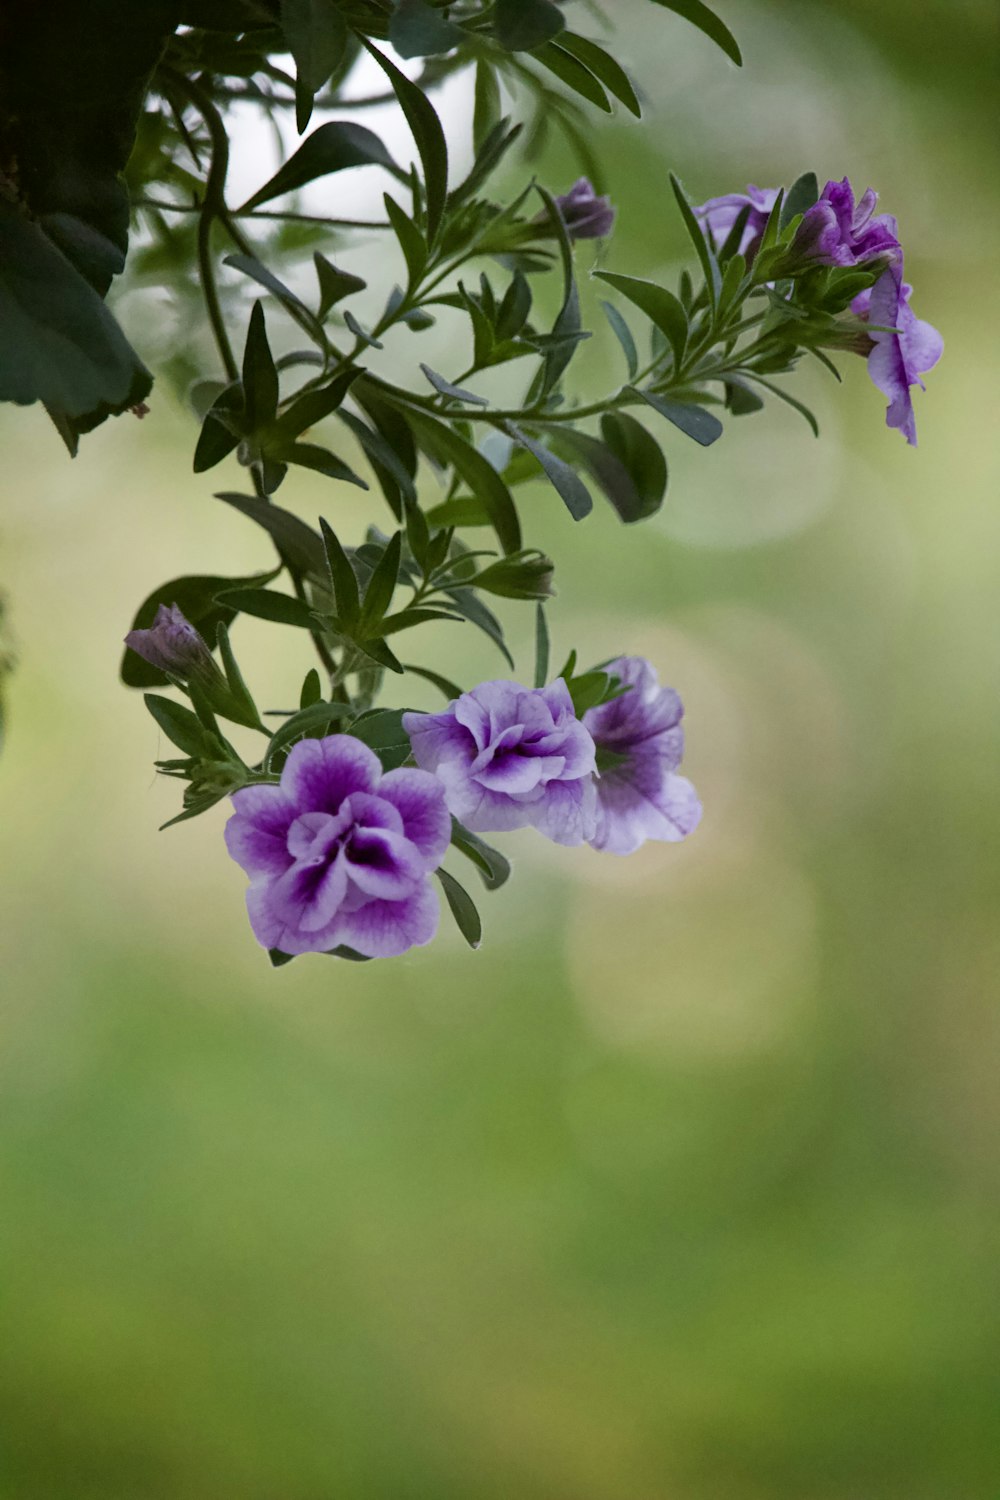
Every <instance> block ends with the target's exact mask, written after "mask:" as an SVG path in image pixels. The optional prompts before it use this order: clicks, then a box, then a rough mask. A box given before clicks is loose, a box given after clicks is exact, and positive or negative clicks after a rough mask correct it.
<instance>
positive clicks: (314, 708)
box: [262, 703, 351, 771]
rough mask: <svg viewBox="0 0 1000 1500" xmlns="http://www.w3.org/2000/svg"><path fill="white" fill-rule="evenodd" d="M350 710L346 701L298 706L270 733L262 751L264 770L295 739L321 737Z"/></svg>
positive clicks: (268, 768)
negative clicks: (279, 726) (266, 744)
mask: <svg viewBox="0 0 1000 1500" xmlns="http://www.w3.org/2000/svg"><path fill="white" fill-rule="evenodd" d="M350 712H351V710H350V705H349V704H347V703H309V704H306V706H305V707H304V708H300V709H299V711H298V713H297V714H292V715H291V716H290V717H289V718H287V719H286V720H285V722H284V723H283V724H282V725H281V728H280V729H277V730H276V731H275V732H274V734H272V736H271V739H270V743H269V744H268V747H267V749H266V751H265V752H264V759H263V761H262V765H263V768H264V770H265V771H270V770H271V768H272V766H273V765H274V760H275V757H276V756H277V755H279V754H280V753H281V751H283V750H287V749H288V748H289V746H290V745H293V744H294V743H295V741H296V740H299V739H323V737H324V736H325V734H326V732H327V730H328V729H329V727H330V725H331V724H334V723H336V721H337V720H338V719H343V718H346V717H347V715H348V714H349V713H350Z"/></svg>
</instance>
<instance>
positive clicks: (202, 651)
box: [125, 604, 225, 688]
mask: <svg viewBox="0 0 1000 1500" xmlns="http://www.w3.org/2000/svg"><path fill="white" fill-rule="evenodd" d="M125 644H126V646H128V648H129V649H130V650H131V651H134V652H135V653H136V655H137V656H141V657H142V659H143V661H147V662H149V665H150V666H151V667H157V668H158V669H159V670H160V671H161V672H168V673H169V674H170V676H172V677H179V678H180V679H181V680H182V681H188V680H191V681H194V682H197V683H199V684H200V685H201V686H202V687H205V688H212V687H216V686H219V685H220V684H221V685H222V686H223V687H225V678H224V677H223V675H222V673H221V671H220V670H219V668H218V666H217V665H216V662H215V660H214V659H213V657H212V653H211V651H210V650H209V649H208V646H207V645H206V643H205V642H204V641H203V640H202V638H201V636H200V635H199V634H198V632H197V630H195V628H194V626H193V625H192V624H191V621H190V620H188V619H187V618H186V617H185V616H184V614H183V612H182V611H181V610H180V609H179V608H178V606H177V605H176V604H169V605H168V604H161V605H160V607H159V609H158V610H157V612H156V619H155V620H154V621H153V623H152V625H151V626H150V627H149V629H148V630H130V631H129V633H128V635H127V636H126V637H125Z"/></svg>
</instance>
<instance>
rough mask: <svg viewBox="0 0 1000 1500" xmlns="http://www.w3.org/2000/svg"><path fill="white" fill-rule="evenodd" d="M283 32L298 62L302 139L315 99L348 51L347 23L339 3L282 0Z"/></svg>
mask: <svg viewBox="0 0 1000 1500" xmlns="http://www.w3.org/2000/svg"><path fill="white" fill-rule="evenodd" d="M281 29H282V31H283V32H284V33H285V41H286V42H287V43H288V49H289V51H290V52H291V54H292V56H293V58H294V59H295V71H296V90H295V123H296V125H297V127H298V131H299V135H301V134H302V132H303V130H305V128H306V126H307V125H308V124H309V117H310V115H311V114H312V106H313V96H314V95H315V94H316V93H317V92H318V90H319V89H321V88H322V87H323V85H324V83H326V81H327V79H328V78H329V77H330V75H331V74H332V73H333V71H334V69H335V68H337V67H338V66H339V64H340V62H341V61H342V59H343V57H344V54H345V52H346V51H347V43H348V30H347V23H346V22H345V20H344V18H343V16H342V15H341V13H340V10H339V8H338V6H337V4H336V0H281Z"/></svg>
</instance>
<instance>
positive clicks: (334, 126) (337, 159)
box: [240, 75, 423, 213]
mask: <svg viewBox="0 0 1000 1500" xmlns="http://www.w3.org/2000/svg"><path fill="white" fill-rule="evenodd" d="M400 76H402V75H400ZM418 93H419V90H418ZM422 97H423V95H421V98H422ZM373 165H374V166H378V167H385V168H387V170H388V171H390V172H393V173H396V174H398V173H399V170H400V169H399V167H398V166H397V165H396V163H395V161H393V159H392V157H391V156H390V155H389V153H388V151H387V150H386V148H385V147H384V146H383V144H382V142H381V141H380V140H379V138H378V136H377V135H375V133H374V131H371V130H368V129H366V128H365V126H364V125H355V124H353V123H351V122H349V121H347V122H345V121H336V122H334V121H329V122H328V123H327V124H326V125H320V126H319V127H318V129H316V130H314V131H313V133H312V135H309V136H306V139H305V140H304V141H303V142H302V145H301V146H300V147H299V149H298V150H297V151H296V152H294V153H293V155H291V156H290V157H289V158H288V160H287V161H286V162H284V163H283V165H282V166H281V167H279V168H278V170H277V172H275V174H274V176H273V177H271V178H270V179H269V180H268V181H267V182H265V184H264V186H263V187H262V188H258V190H257V192H256V193H254V195H253V197H252V198H248V199H247V201H246V203H244V204H243V206H242V208H241V209H240V213H246V212H247V211H248V210H249V209H253V208H259V207H260V205H261V204H262V203H269V202H270V201H271V199H272V198H278V197H280V196H281V194H282V193H290V192H292V191H293V189H295V188H300V187H304V186H305V184H306V183H307V182H315V181H316V179H317V178H318V177H326V176H327V175H328V174H329V173H330V172H344V171H346V170H347V169H348V168H349V167H368V166H373Z"/></svg>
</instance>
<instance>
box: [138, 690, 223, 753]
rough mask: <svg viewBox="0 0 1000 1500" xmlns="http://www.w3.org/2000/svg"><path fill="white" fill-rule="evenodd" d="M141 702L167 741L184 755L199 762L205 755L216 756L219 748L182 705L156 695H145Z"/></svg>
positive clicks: (196, 718)
mask: <svg viewBox="0 0 1000 1500" xmlns="http://www.w3.org/2000/svg"><path fill="white" fill-rule="evenodd" d="M142 701H143V702H144V703H145V705H146V707H147V708H148V709H149V711H150V713H151V714H152V715H153V718H154V719H155V720H156V722H157V724H159V726H160V728H161V729H162V730H163V733H164V734H165V735H166V736H167V739H168V740H170V742H171V743H172V744H174V745H176V746H177V748H178V750H183V751H184V754H185V755H190V756H192V757H193V759H195V760H201V759H202V758H203V757H204V756H206V755H212V754H218V751H219V746H218V745H217V744H213V743H212V742H211V740H210V739H209V737H208V735H207V733H206V731H205V727H204V725H203V724H202V722H201V720H200V719H199V718H198V716H197V714H193V713H192V712H191V710H190V709H189V708H185V707H184V705H183V704H182V703H175V702H174V701H173V699H172V698H161V697H159V695H158V694H157V693H145V694H144V695H143V700H142Z"/></svg>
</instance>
